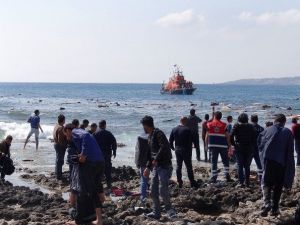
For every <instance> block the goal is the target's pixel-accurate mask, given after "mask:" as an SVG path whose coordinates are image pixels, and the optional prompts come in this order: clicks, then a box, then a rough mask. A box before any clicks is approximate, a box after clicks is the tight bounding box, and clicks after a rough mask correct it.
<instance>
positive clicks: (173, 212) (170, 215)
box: [167, 209, 176, 218]
mask: <svg viewBox="0 0 300 225" xmlns="http://www.w3.org/2000/svg"><path fill="white" fill-rule="evenodd" d="M167 213H168V216H169V217H170V218H175V217H176V211H175V209H170V210H168V212H167Z"/></svg>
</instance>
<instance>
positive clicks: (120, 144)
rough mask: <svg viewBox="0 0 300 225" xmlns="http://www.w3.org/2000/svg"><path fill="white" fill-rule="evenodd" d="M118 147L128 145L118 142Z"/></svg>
mask: <svg viewBox="0 0 300 225" xmlns="http://www.w3.org/2000/svg"><path fill="white" fill-rule="evenodd" d="M117 146H118V148H123V147H126V145H125V144H124V143H117Z"/></svg>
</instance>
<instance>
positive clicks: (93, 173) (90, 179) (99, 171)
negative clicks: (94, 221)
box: [79, 161, 103, 208]
mask: <svg viewBox="0 0 300 225" xmlns="http://www.w3.org/2000/svg"><path fill="white" fill-rule="evenodd" d="M102 177H103V163H102V162H89V161H87V162H85V163H82V164H79V183H80V189H81V190H80V193H79V194H83V195H86V194H89V195H91V199H93V200H94V207H95V208H100V207H101V206H102V203H101V201H100V198H99V194H100V193H103V186H102Z"/></svg>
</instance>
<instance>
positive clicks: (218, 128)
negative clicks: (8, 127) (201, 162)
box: [205, 111, 232, 183]
mask: <svg viewBox="0 0 300 225" xmlns="http://www.w3.org/2000/svg"><path fill="white" fill-rule="evenodd" d="M221 119H222V113H221V112H219V111H217V112H215V113H214V119H213V120H212V121H210V122H209V123H208V124H207V127H208V131H207V134H206V139H205V143H206V145H207V148H208V149H209V151H210V152H211V157H212V158H211V179H210V182H211V183H216V182H217V178H218V157H219V154H220V155H221V159H222V162H223V165H224V175H225V178H226V181H227V182H230V181H232V180H231V178H230V175H229V157H228V149H229V148H230V147H231V144H230V136H229V134H228V132H227V130H226V127H227V125H226V123H224V122H222V121H221Z"/></svg>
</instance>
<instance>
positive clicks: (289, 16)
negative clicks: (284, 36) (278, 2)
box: [239, 9, 300, 25]
mask: <svg viewBox="0 0 300 225" xmlns="http://www.w3.org/2000/svg"><path fill="white" fill-rule="evenodd" d="M239 19H240V20H241V21H253V22H256V23H258V24H270V23H273V24H283V25H284V24H294V23H300V10H298V9H289V10H287V11H281V12H264V13H262V14H258V15H256V14H254V13H252V12H242V13H241V14H240V15H239Z"/></svg>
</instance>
